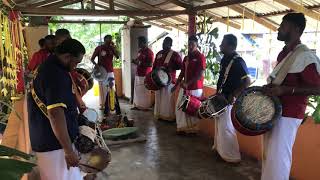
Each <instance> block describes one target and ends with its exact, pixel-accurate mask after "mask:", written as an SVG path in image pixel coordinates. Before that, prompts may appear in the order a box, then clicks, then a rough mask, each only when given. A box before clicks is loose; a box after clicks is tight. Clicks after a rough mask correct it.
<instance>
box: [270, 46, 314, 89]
mask: <svg viewBox="0 0 320 180" xmlns="http://www.w3.org/2000/svg"><path fill="white" fill-rule="evenodd" d="M307 50H308V48H307V47H306V46H305V45H298V46H297V47H296V48H295V49H294V50H293V51H292V52H291V53H289V54H288V55H287V56H286V57H285V58H284V59H283V60H282V61H281V62H282V63H281V62H280V63H279V64H278V65H277V66H276V67H275V69H276V68H277V69H278V72H277V73H275V77H274V78H272V77H271V76H270V79H271V83H272V84H275V85H280V84H282V82H283V80H284V79H285V78H286V76H287V74H288V72H289V70H290V68H291V66H292V64H293V63H294V62H295V61H296V59H297V56H298V55H299V54H300V53H302V52H303V51H307Z"/></svg>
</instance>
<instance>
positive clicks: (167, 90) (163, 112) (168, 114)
mask: <svg viewBox="0 0 320 180" xmlns="http://www.w3.org/2000/svg"><path fill="white" fill-rule="evenodd" d="M171 46H172V39H171V38H170V37H166V38H165V39H164V41H163V44H162V48H163V50H161V51H159V52H158V53H157V55H156V59H155V62H154V64H153V69H155V68H160V67H164V68H166V69H167V70H168V72H169V74H170V76H171V83H170V84H169V86H167V87H164V88H162V89H160V90H158V91H156V92H155V107H154V116H155V118H156V119H162V120H168V121H174V120H175V118H176V117H175V110H174V109H175V108H174V98H173V96H172V93H171V88H172V87H173V86H174V84H175V82H176V70H179V69H181V66H182V59H181V57H180V55H179V54H178V53H177V52H175V51H173V50H171ZM166 61H168V62H166Z"/></svg>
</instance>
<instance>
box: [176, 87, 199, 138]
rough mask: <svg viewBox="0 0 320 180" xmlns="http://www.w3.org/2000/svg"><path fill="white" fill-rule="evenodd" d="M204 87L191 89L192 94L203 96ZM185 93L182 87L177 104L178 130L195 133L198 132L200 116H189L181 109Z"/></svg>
mask: <svg viewBox="0 0 320 180" xmlns="http://www.w3.org/2000/svg"><path fill="white" fill-rule="evenodd" d="M202 91H203V90H202V89H196V90H190V94H191V95H193V96H197V97H201V96H202ZM183 95H184V89H182V88H181V89H180V91H179V95H178V100H177V104H176V121H177V131H178V132H181V131H183V132H186V133H195V132H198V130H199V128H198V125H197V123H198V121H199V118H198V117H194V116H189V115H188V114H186V113H185V112H183V111H182V110H179V109H178V107H179V104H180V101H181V99H182V96H183Z"/></svg>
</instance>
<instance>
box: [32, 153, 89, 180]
mask: <svg viewBox="0 0 320 180" xmlns="http://www.w3.org/2000/svg"><path fill="white" fill-rule="evenodd" d="M36 157H37V164H38V167H39V171H40V176H41V180H57V179H59V180H71V179H72V180H82V179H83V176H82V175H81V172H80V169H79V168H78V167H70V169H69V170H68V169H67V163H66V160H65V156H64V151H63V149H59V150H55V151H49V152H37V153H36Z"/></svg>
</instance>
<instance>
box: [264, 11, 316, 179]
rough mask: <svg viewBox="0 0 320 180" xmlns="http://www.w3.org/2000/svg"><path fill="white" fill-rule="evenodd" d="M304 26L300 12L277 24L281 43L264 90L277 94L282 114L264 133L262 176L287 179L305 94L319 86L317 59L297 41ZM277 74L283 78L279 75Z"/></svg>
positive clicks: (314, 90) (302, 112)
mask: <svg viewBox="0 0 320 180" xmlns="http://www.w3.org/2000/svg"><path fill="white" fill-rule="evenodd" d="M305 26H306V19H305V17H304V14H302V13H289V14H287V15H285V16H284V17H283V19H282V23H281V24H280V27H279V28H278V31H279V32H278V40H279V41H284V42H285V46H284V48H283V50H282V51H281V52H280V53H279V55H278V58H277V62H278V64H277V66H276V67H275V68H274V70H273V72H272V73H271V75H270V78H269V84H268V85H267V86H265V87H264V90H265V92H266V93H267V94H268V95H271V96H278V97H279V98H280V101H281V104H282V117H281V118H280V119H279V120H277V121H276V122H275V124H274V127H273V128H272V129H271V131H269V132H267V133H266V134H264V140H263V142H264V148H263V150H264V157H263V164H262V176H261V179H262V180H288V179H289V175H290V169H291V162H292V147H293V144H294V141H295V137H296V134H297V131H298V128H299V126H300V124H301V122H302V119H303V118H304V113H305V110H306V106H307V101H308V96H309V95H313V94H317V90H316V89H319V88H320V60H319V58H318V57H317V56H316V54H315V53H313V52H312V51H311V50H310V49H308V48H307V47H306V46H305V45H303V44H301V41H300V37H301V35H302V33H303V31H304V29H305ZM286 62H289V63H286ZM286 68H287V70H283V69H286ZM283 72H284V73H283ZM283 74H284V75H283ZM281 76H282V77H283V78H279V77H281ZM279 79H280V80H279Z"/></svg>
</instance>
